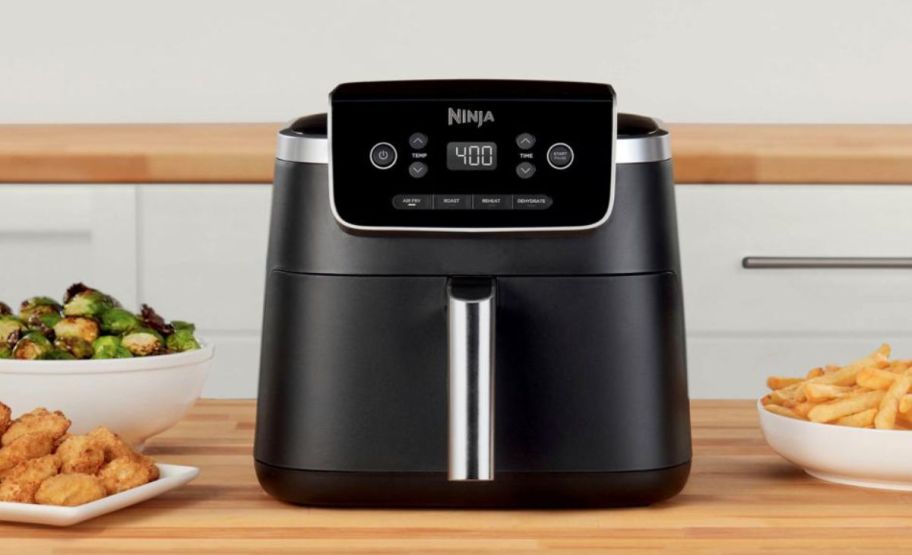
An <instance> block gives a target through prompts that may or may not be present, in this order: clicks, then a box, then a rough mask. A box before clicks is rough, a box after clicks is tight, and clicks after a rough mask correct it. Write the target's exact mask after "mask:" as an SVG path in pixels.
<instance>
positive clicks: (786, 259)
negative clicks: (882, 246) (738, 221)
mask: <svg viewBox="0 0 912 555" xmlns="http://www.w3.org/2000/svg"><path fill="white" fill-rule="evenodd" d="M741 266H743V267H744V268H747V269H748V270H773V269H808V268H819V269H838V268H848V269H872V268H887V269H912V258H903V257H896V258H891V257H885V258H878V257H863V256H850V257H826V256H745V257H744V259H743V260H741Z"/></svg>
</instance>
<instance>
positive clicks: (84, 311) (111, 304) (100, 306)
mask: <svg viewBox="0 0 912 555" xmlns="http://www.w3.org/2000/svg"><path fill="white" fill-rule="evenodd" d="M118 306H120V303H118V302H117V300H116V299H114V297H111V296H110V295H106V294H104V293H102V292H101V291H98V290H97V289H92V288H91V287H87V286H85V285H83V284H82V283H76V284H74V285H71V286H70V288H69V289H67V292H66V295H65V296H64V305H63V314H64V316H92V317H99V316H101V315H102V314H104V313H105V312H107V311H108V310H111V309H112V308H115V307H118Z"/></svg>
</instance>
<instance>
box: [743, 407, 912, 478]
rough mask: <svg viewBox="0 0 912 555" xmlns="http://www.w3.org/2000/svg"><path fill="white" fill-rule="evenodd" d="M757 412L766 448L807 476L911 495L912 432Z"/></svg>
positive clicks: (759, 409)
mask: <svg viewBox="0 0 912 555" xmlns="http://www.w3.org/2000/svg"><path fill="white" fill-rule="evenodd" d="M757 410H758V411H759V412H760V427H761V428H762V429H763V435H764V437H766V441H767V443H769V445H770V447H772V448H773V450H774V451H776V452H777V453H779V454H780V455H782V456H783V457H785V458H786V459H787V460H788V461H790V462H792V463H794V464H795V465H797V466H799V467H801V468H803V469H804V471H805V472H807V473H808V474H810V475H811V476H814V477H815V478H820V479H821V480H826V481H828V482H836V483H839V484H845V485H850V486H860V487H865V488H877V489H890V490H900V491H912V430H874V429H868V428H851V427H848V426H836V425H834V424H819V423H817V422H808V421H806V420H798V419H795V418H789V417H787V416H780V415H778V414H773V413H771V412H769V411H768V410H766V409H765V408H763V404H762V403H760V402H759V401H758V402H757Z"/></svg>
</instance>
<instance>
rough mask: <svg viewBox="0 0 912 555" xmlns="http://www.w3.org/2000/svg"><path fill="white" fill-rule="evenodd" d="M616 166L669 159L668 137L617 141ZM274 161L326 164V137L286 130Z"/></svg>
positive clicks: (669, 143)
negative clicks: (276, 159)
mask: <svg viewBox="0 0 912 555" xmlns="http://www.w3.org/2000/svg"><path fill="white" fill-rule="evenodd" d="M615 151H616V153H615V161H616V163H617V164H642V163H645V162H661V161H662V160H670V159H671V141H670V140H669V135H668V134H667V133H664V134H662V135H651V136H649V137H635V138H631V139H625V138H618V140H617V142H616V146H615ZM276 158H278V159H279V160H285V161H286V162H303V163H305V164H328V163H329V141H328V140H327V139H326V137H318V136H315V135H301V134H298V133H295V132H293V131H289V130H287V129H285V130H282V131H280V132H279V141H278V146H277V148H276Z"/></svg>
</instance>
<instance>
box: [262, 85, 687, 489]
mask: <svg viewBox="0 0 912 555" xmlns="http://www.w3.org/2000/svg"><path fill="white" fill-rule="evenodd" d="M330 101H331V111H330V113H329V117H328V118H327V117H326V116H325V115H323V114H319V115H313V116H307V117H304V118H301V119H299V120H297V121H296V122H295V123H294V124H292V125H291V126H290V127H289V128H288V129H285V130H283V131H281V132H280V133H279V145H278V155H277V158H278V159H277V160H276V170H275V188H274V191H273V201H272V202H273V204H272V227H271V234H270V243H269V261H268V273H267V281H266V305H265V317H264V325H263V343H262V360H261V368H260V389H259V404H258V408H257V428H256V447H255V457H256V471H257V475H258V477H259V480H260V483H261V484H262V486H263V488H264V489H265V490H266V491H267V492H269V493H270V494H271V495H273V496H275V497H277V498H279V499H282V500H285V501H289V502H292V503H300V504H308V505H335V506H460V507H484V506H611V505H641V504H648V503H653V502H656V501H659V500H662V499H666V498H668V497H671V496H672V495H674V494H676V493H677V492H678V491H680V490H681V488H682V487H683V486H684V483H685V481H686V480H687V476H688V472H689V468H690V459H691V450H690V423H689V413H688V398H687V379H686V369H685V353H684V312H683V305H682V299H681V275H680V265H679V261H678V243H677V235H676V224H675V203H674V193H673V190H672V189H673V182H672V164H671V153H670V148H669V142H668V133H667V132H666V131H665V130H664V129H662V128H661V126H660V125H659V123H658V122H657V121H656V120H653V119H651V118H646V117H641V116H633V115H625V114H622V115H620V116H617V112H616V104H615V95H614V91H613V89H612V88H611V87H610V86H608V85H603V84H592V83H557V82H535V81H411V82H376V83H349V84H344V85H340V86H339V87H337V88H336V89H335V90H334V91H333V92H332V94H331V95H330Z"/></svg>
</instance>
